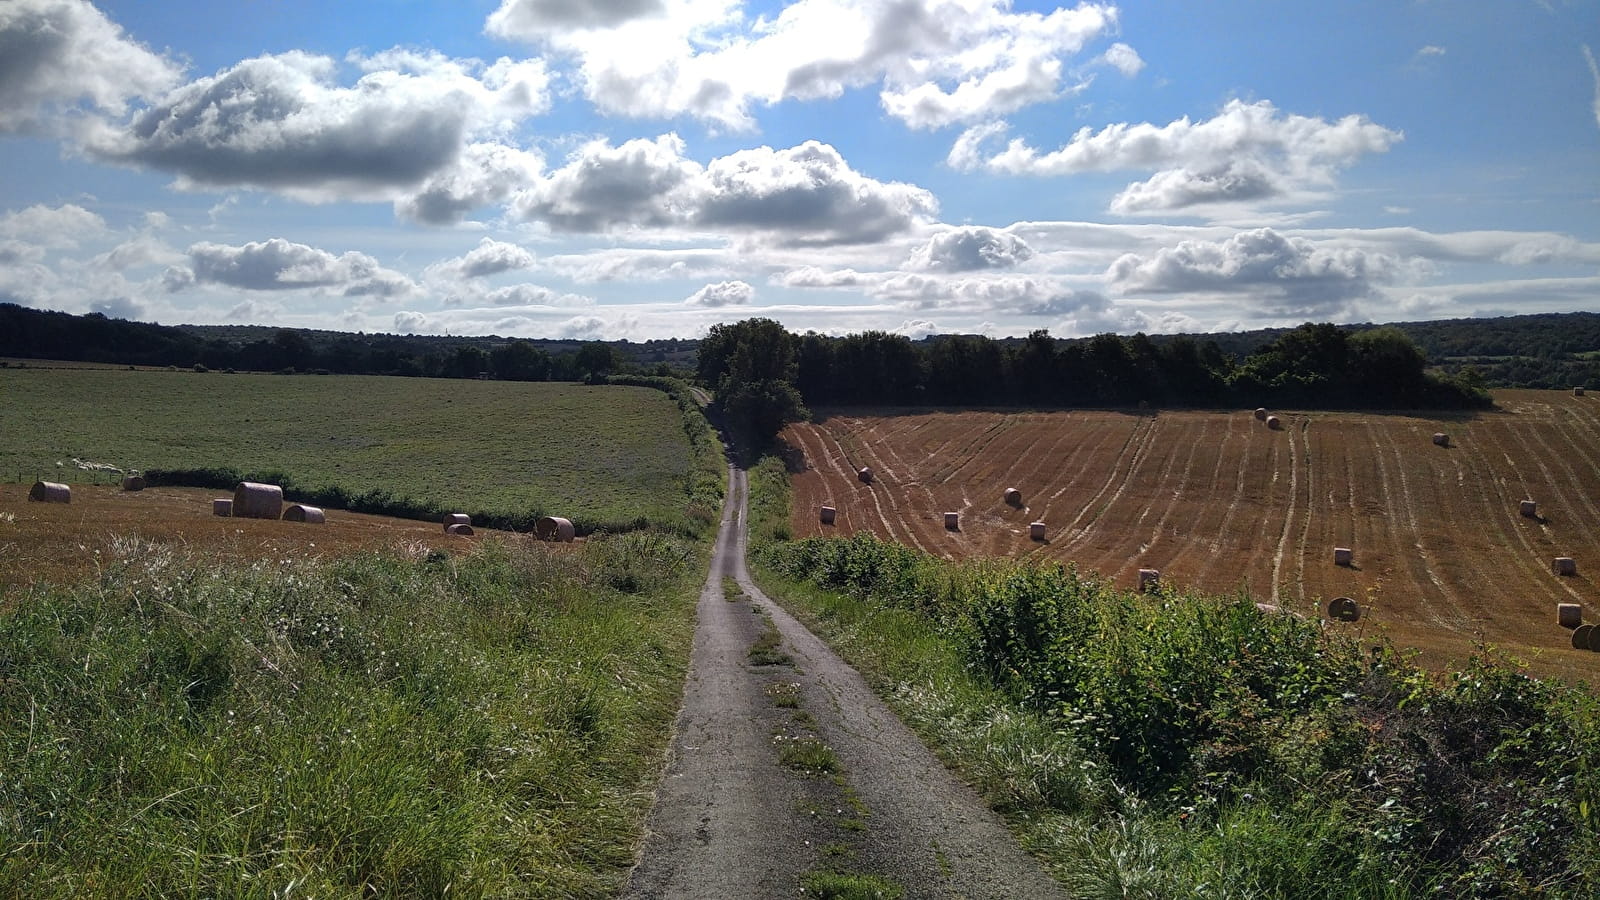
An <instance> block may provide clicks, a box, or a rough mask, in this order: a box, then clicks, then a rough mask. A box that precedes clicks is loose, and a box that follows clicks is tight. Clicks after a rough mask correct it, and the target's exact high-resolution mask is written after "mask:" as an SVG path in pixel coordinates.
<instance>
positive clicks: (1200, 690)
mask: <svg viewBox="0 0 1600 900" xmlns="http://www.w3.org/2000/svg"><path fill="white" fill-rule="evenodd" d="M783 480H784V479H783V472H782V469H781V466H777V465H776V464H772V463H764V464H763V466H762V467H760V468H758V470H757V471H756V473H755V477H754V478H753V479H752V485H753V486H752V491H753V493H757V494H761V493H766V494H767V495H768V497H767V502H766V505H765V506H763V507H762V508H764V509H769V510H771V509H777V508H779V507H781V506H782V505H783V504H781V503H776V502H773V500H772V498H773V497H774V496H781V492H782V491H783V490H784V485H783ZM753 528H754V531H755V533H756V534H757V535H758V536H760V535H769V536H770V535H773V534H777V533H780V528H779V527H777V526H775V525H774V523H773V522H771V521H766V522H763V521H759V520H757V521H754V522H753ZM757 557H758V560H759V561H760V562H761V567H760V568H761V571H762V575H763V578H764V579H766V580H767V581H769V582H770V583H772V586H774V587H780V584H779V581H778V580H779V579H782V580H783V581H782V584H781V587H780V592H781V593H782V595H783V596H785V597H786V598H787V599H789V600H791V601H793V603H794V604H795V605H796V606H798V607H800V608H801V609H802V610H804V611H806V614H807V615H808V616H809V618H810V619H811V621H812V622H813V623H814V624H815V625H816V626H817V627H818V628H819V629H820V630H822V631H823V632H824V633H826V634H828V635H829V636H830V638H831V639H832V640H834V641H835V642H836V643H837V644H838V645H839V646H840V647H841V649H842V650H843V651H844V652H845V653H846V655H847V656H849V657H851V658H852V661H854V662H856V664H857V665H859V666H861V667H862V668H864V669H865V670H866V671H867V672H868V673H869V677H872V678H873V679H874V680H875V682H876V683H877V684H878V685H879V686H880V688H881V689H883V690H884V692H885V693H886V694H887V695H888V696H889V698H890V700H891V702H893V703H894V704H895V705H896V708H897V709H899V710H900V711H901V713H902V715H904V716H905V717H906V718H907V720H908V721H909V722H910V723H911V724H912V725H913V727H915V728H917V729H918V730H919V731H920V732H921V733H923V734H924V736H925V737H926V738H927V739H928V740H929V741H930V743H932V744H934V745H935V746H937V747H939V748H940V750H941V752H942V753H944V754H945V755H946V758H947V760H948V761H950V762H952V764H954V765H956V766H957V767H958V768H961V769H962V770H963V771H964V772H965V773H966V774H967V775H968V777H969V779H970V780H971V781H972V782H973V783H974V784H976V785H977V786H978V787H979V788H980V789H981V790H983V791H984V793H985V794H986V795H987V796H988V797H989V798H990V800H991V802H993V803H994V804H995V805H996V807H997V808H999V809H1001V810H1002V811H1003V812H1005V813H1006V814H1007V815H1008V816H1009V817H1010V818H1011V820H1012V821H1013V823H1014V824H1015V825H1016V826H1017V828H1018V830H1019V832H1020V833H1021V835H1022V837H1023V840H1024V842H1025V843H1026V844H1027V845H1028V846H1029V847H1031V848H1032V849H1034V850H1035V851H1036V852H1038V853H1040V854H1041V855H1042V856H1043V857H1045V858H1046V859H1047V860H1049V861H1050V862H1051V864H1052V866H1053V868H1054V869H1055V871H1056V873H1057V874H1058V876H1060V877H1061V879H1062V880H1063V882H1064V883H1065V884H1066V885H1067V886H1068V887H1069V888H1070V889H1071V891H1072V893H1074V894H1075V895H1077V896H1093V897H1100V896H1107V897H1110V896H1115V897H1130V896H1132V897H1191V896H1194V897H1256V896H1260V897H1308V898H1309V897H1326V896H1344V897H1352V898H1354V897H1415V896H1439V895H1444V896H1473V897H1480V896H1526V895H1529V894H1535V893H1537V894H1541V895H1547V896H1570V897H1584V896H1592V893H1591V892H1592V890H1593V883H1592V881H1591V879H1592V873H1593V872H1594V871H1595V867H1596V865H1597V864H1600V829H1597V825H1600V820H1597V816H1600V770H1597V765H1600V764H1597V762H1596V761H1597V760H1600V709H1597V703H1596V698H1595V697H1594V695H1593V694H1592V693H1590V692H1588V691H1584V690H1578V689H1573V688H1569V687H1566V686H1563V685H1560V684H1557V683H1554V682H1543V681H1539V680H1535V679H1531V678H1528V677H1526V676H1524V675H1522V674H1521V673H1520V672H1519V671H1518V670H1517V668H1516V667H1515V666H1514V665H1513V664H1512V663H1510V662H1508V661H1505V660H1501V659H1498V658H1496V657H1495V656H1494V655H1493V654H1492V653H1490V652H1488V651H1485V653H1484V654H1483V656H1481V657H1480V658H1479V659H1477V660H1475V661H1474V662H1472V663H1471V664H1470V665H1469V666H1468V667H1467V668H1465V669H1464V670H1462V671H1459V672H1454V673H1449V674H1447V675H1443V676H1439V675H1435V674H1432V673H1428V672H1425V671H1423V670H1420V669H1418V668H1416V667H1415V666H1413V665H1411V664H1410V663H1409V662H1408V661H1407V660H1406V659H1405V658H1403V657H1402V656H1401V655H1400V654H1397V653H1396V652H1395V651H1393V650H1392V649H1391V648H1389V647H1386V646H1384V645H1382V644H1377V645H1374V644H1370V643H1368V644H1361V643H1358V642H1357V641H1355V640H1351V639H1345V638H1343V637H1340V636H1339V634H1338V633H1336V632H1333V631H1330V630H1327V629H1324V628H1323V627H1321V625H1320V624H1319V623H1317V622H1316V621H1313V620H1306V619H1301V618H1297V617H1296V616H1294V615H1291V614H1287V613H1276V614H1272V613H1263V612H1261V611H1260V610H1258V609H1257V608H1256V607H1255V605H1254V603H1253V602H1251V600H1250V598H1248V597H1207V596H1196V595H1189V594H1172V593H1162V594H1157V595H1153V596H1146V595H1137V594H1131V593H1126V592H1121V591H1117V590H1114V589H1112V588H1111V587H1110V586H1109V585H1107V584H1105V583H1104V582H1102V581H1100V580H1099V579H1097V578H1094V577H1092V576H1088V575H1085V574H1083V573H1079V572H1077V571H1075V570H1073V569H1072V568H1071V567H1060V566H1048V567H1033V566H1027V565H1021V564H1014V563H1010V562H985V563H969V564H953V563H948V562H945V561H942V560H938V559H934V558H932V557H928V556H926V555H923V554H920V553H917V552H914V551H911V550H908V549H906V548H904V547H901V546H899V545H894V544H888V543H884V542H881V541H878V540H876V539H874V538H871V537H867V536H856V537H853V538H849V539H834V540H821V539H814V540H807V541H800V542H788V541H781V540H772V539H767V540H765V541H762V542H761V543H760V544H759V546H758V550H757Z"/></svg>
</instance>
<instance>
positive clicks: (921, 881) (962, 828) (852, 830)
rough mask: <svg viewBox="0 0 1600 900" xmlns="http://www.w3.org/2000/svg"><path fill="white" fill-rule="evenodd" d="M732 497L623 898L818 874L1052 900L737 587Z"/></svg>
mask: <svg viewBox="0 0 1600 900" xmlns="http://www.w3.org/2000/svg"><path fill="white" fill-rule="evenodd" d="M747 493H748V491H747V485H746V482H745V473H744V471H743V470H740V469H731V470H730V476H729V490H728V499H727V502H726V503H725V505H724V507H723V514H722V525H721V530H720V532H719V534H718V538H717V546H716V550H715V555H714V556H713V558H712V564H711V574H710V577H709V578H707V580H706V585H705V588H704V590H702V591H701V594H700V600H699V625H698V630H697V632H696V635H695V646H694V656H693V662H692V664H691V669H690V672H689V679H688V683H687V685H686V687H685V690H684V699H683V709H682V711H681V712H680V713H679V717H678V726H677V734H676V736H675V737H674V741H673V746H672V749H671V755H670V758H669V759H668V762H667V766H666V770H665V772H664V774H663V777H662V780H661V786H660V788H659V789H658V791H657V796H656V803H655V807H654V809H653V811H652V812H651V816H650V820H649V823H648V826H647V834H646V840H645V845H644V849H643V852H642V855H641V858H640V861H639V863H638V865H637V866H636V867H635V868H634V870H633V872H632V873H631V874H630V876H629V879H628V883H627V885H626V887H625V888H624V890H623V896H625V897H640V898H644V897H648V898H657V897H661V898H766V897H797V896H803V894H802V886H803V885H804V884H805V883H806V881H807V880H808V879H817V878H821V877H824V876H825V874H828V875H832V876H833V877H856V878H857V879H859V881H858V882H857V883H858V884H873V883H879V884H893V885H898V886H899V887H900V888H902V889H903V890H904V892H905V894H904V895H905V896H906V897H915V898H921V897H973V898H1030V897H1059V896H1062V892H1061V890H1060V888H1059V887H1058V886H1057V885H1056V883H1055V882H1054V881H1053V880H1051V879H1050V878H1049V877H1048V876H1047V875H1046V874H1045V873H1044V871H1043V869H1042V868H1041V867H1040V866H1039V865H1038V864H1037V863H1036V862H1035V861H1034V860H1033V859H1032V858H1031V857H1029V856H1027V855H1026V854H1025V853H1024V852H1023V851H1022V850H1021V849H1020V848H1019V847H1018V846H1017V843H1016V841H1015V840H1014V839H1013V838H1012V836H1011V835H1010V833H1009V832H1007V831H1006V829H1005V827H1004V826H1003V825H1002V824H1001V822H1000V821H999V819H998V818H997V817H996V816H995V815H994V814H993V813H992V812H990V811H989V810H988V809H987V808H986V807H985V806H984V805H983V803H982V801H981V800H979V798H978V797H977V795H976V794H974V793H973V792H972V791H971V790H970V789H969V788H967V787H966V786H965V785H963V784H961V783H960V782H959V781H957V780H956V779H955V778H954V777H953V776H951V775H950V773H949V772H948V771H947V770H946V769H945V768H944V767H943V766H942V765H941V764H940V763H939V762H938V760H937V759H935V758H934V756H933V754H932V753H930V752H929V751H928V750H927V748H926V747H924V746H923V745H922V743H921V742H920V741H918V740H917V738H916V737H915V736H914V735H912V734H911V732H910V731H909V730H908V729H907V728H906V727H905V726H904V725H903V724H901V722H900V720H899V719H897V718H896V717H895V715H894V714H893V713H892V712H890V711H889V709H888V708H887V707H886V706H884V705H883V703H882V702H881V701H880V700H879V699H878V698H877V697H876V695H874V694H873V693H872V691H871V690H870V689H869V688H868V687H867V685H866V684H865V683H864V682H863V681H862V679H861V676H860V675H859V674H858V673H857V672H856V671H855V670H854V669H852V668H850V667H849V666H847V665H845V663H844V662H843V661H842V660H840V659H839V658H838V657H837V656H836V655H834V653H833V652H832V651H831V650H829V649H828V648H827V647H826V646H825V645H824V644H823V643H822V642H821V641H820V640H818V639H817V638H816V637H815V636H814V635H812V634H811V632H809V631H808V630H806V628H805V627H804V626H802V625H801V624H800V623H799V622H797V621H795V620H794V619H793V618H792V617H790V616H789V614H788V613H786V612H784V611H783V609H782V608H781V607H779V606H778V605H777V604H776V603H774V602H772V601H771V600H770V599H768V598H767V597H766V596H765V595H764V594H762V593H761V592H760V591H759V590H758V589H757V588H756V586H755V585H754V584H753V583H752V582H751V580H750V576H749V573H748V571H747V570H746V568H745V536H746V527H745V525H746V523H745V509H746V499H747ZM734 585H737V587H734ZM725 586H726V588H725ZM872 879H877V880H878V881H877V882H873V881H872Z"/></svg>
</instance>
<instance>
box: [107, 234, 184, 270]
mask: <svg viewBox="0 0 1600 900" xmlns="http://www.w3.org/2000/svg"><path fill="white" fill-rule="evenodd" d="M183 260H184V255H183V254H182V253H179V252H178V251H177V250H174V249H173V248H172V247H170V246H168V245H167V243H166V242H165V241H162V240H160V239H159V238H156V237H153V236H151V235H148V234H141V235H139V236H137V237H134V238H132V239H130V240H126V241H123V242H122V243H120V244H118V245H117V246H115V247H113V248H111V249H110V250H109V251H107V252H105V253H102V254H100V255H98V256H96V257H95V258H94V260H93V263H92V264H93V265H95V266H98V267H103V268H107V269H113V270H116V271H118V272H125V271H127V270H129V269H136V268H139V267H141V266H148V265H161V266H170V265H177V264H179V263H182V262H183Z"/></svg>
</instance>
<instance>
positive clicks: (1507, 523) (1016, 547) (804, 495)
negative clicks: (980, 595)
mask: <svg viewBox="0 0 1600 900" xmlns="http://www.w3.org/2000/svg"><path fill="white" fill-rule="evenodd" d="M1496 401H1497V404H1498V408H1497V409H1496V410H1494V411H1490V412H1485V413H1480V414H1476V415H1469V414H1462V415H1438V416H1429V415H1422V414H1418V415H1404V414H1382V413H1363V412H1355V413H1347V412H1294V411H1275V415H1277V416H1278V417H1279V418H1280V419H1281V421H1282V422H1283V427H1282V428H1281V429H1280V430H1271V429H1269V428H1267V427H1266V426H1265V425H1264V424H1263V423H1261V422H1259V421H1256V420H1255V418H1254V416H1253V415H1252V414H1251V412H1250V411H1248V410H1246V411H1237V412H1235V411H1195V410H1182V411H1166V410H1160V411H1137V412H1135V411H1126V412H1120V411H1112V410H1087V411H1086V410H1075V411H1071V412H998V411H966V412H943V411H931V412H930V411H916V412H904V411H882V412H874V413H871V414H868V413H864V412H862V411H861V410H841V411H834V412H828V411H826V410H823V411H819V415H818V417H817V418H818V420H817V421H816V422H814V423H806V424H800V425H794V426H790V428H788V429H787V430H786V431H785V432H784V439H785V440H786V441H787V442H788V443H789V445H790V447H791V448H792V450H793V452H792V453H791V458H790V463H791V468H792V469H793V470H794V478H793V484H794V497H795V502H794V509H793V521H792V529H793V532H794V534H795V535H796V536H797V537H809V536H813V535H824V534H827V535H847V534H851V533H854V532H857V531H870V532H872V533H874V534H877V535H879V536H881V537H884V538H887V539H890V540H894V541H899V542H900V543H903V544H906V545H907V546H910V547H915V548H918V549H921V550H925V551H927V552H930V553H933V554H936V555H939V556H943V557H946V558H951V559H970V558H980V557H1013V558H1019V559H1027V560H1035V561H1040V562H1047V561H1056V562H1063V563H1067V562H1070V563H1074V564H1076V565H1077V566H1078V567H1079V569H1080V570H1083V571H1086V572H1093V573H1097V574H1098V575H1099V576H1101V577H1104V578H1106V579H1108V580H1109V581H1111V582H1112V583H1113V584H1115V585H1117V586H1119V587H1124V588H1133V587H1135V586H1136V584H1137V579H1138V570H1139V569H1141V568H1152V569H1157V570H1160V572H1161V577H1162V581H1163V583H1164V584H1165V585H1167V586H1169V587H1174V588H1177V589H1195V590H1199V591H1203V592H1206V593H1213V594H1233V593H1236V592H1239V591H1243V592H1246V593H1248V594H1249V595H1251V596H1252V597H1254V598H1255V599H1257V600H1259V601H1263V602H1268V603H1271V604H1273V605H1278V606H1282V607H1285V608H1288V609H1290V610H1294V611H1296V612H1300V613H1302V614H1306V615H1324V614H1325V607H1326V604H1327V602H1328V601H1329V600H1332V599H1334V598H1336V597H1350V598H1353V599H1354V600H1356V601H1357V602H1358V603H1359V604H1360V605H1361V608H1362V611H1363V616H1362V618H1361V620H1360V621H1359V622H1356V623H1348V624H1347V623H1339V624H1331V623H1330V627H1338V628H1341V629H1346V630H1348V631H1349V632H1350V633H1352V634H1358V635H1360V636H1362V637H1378V636H1380V635H1381V636H1387V637H1388V638H1390V639H1391V640H1393V642H1394V643H1395V644H1396V645H1398V646H1401V647H1408V648H1415V649H1416V650H1418V651H1419V652H1420V654H1421V659H1422V661H1423V662H1424V663H1427V664H1429V665H1434V666H1439V667H1443V666H1450V665H1457V664H1459V663H1460V662H1461V661H1462V660H1463V659H1465V658H1466V657H1467V656H1469V655H1470V654H1472V653H1473V652H1474V651H1475V648H1476V647H1478V646H1479V645H1480V644H1488V645H1491V646H1494V647H1496V648H1498V649H1500V650H1503V651H1506V652H1507V653H1509V654H1511V655H1513V656H1514V657H1516V658H1518V659H1521V660H1523V661H1525V662H1526V663H1527V665H1528V669H1529V671H1530V672H1532V673H1535V674H1542V675H1555V676H1559V677H1563V678H1567V679H1572V680H1582V681H1590V682H1597V681H1600V656H1597V655H1595V654H1592V653H1587V652H1585V651H1578V650H1573V649H1572V648H1571V641H1570V635H1569V633H1568V632H1567V631H1566V630H1565V629H1562V628H1560V627H1559V626H1558V625H1557V624H1556V615H1555V607H1556V604H1557V603H1559V602H1568V603H1579V604H1581V605H1582V607H1583V609H1584V619H1585V621H1591V622H1592V621H1595V620H1596V619H1597V618H1600V587H1597V582H1596V580H1595V578H1596V573H1597V572H1600V557H1596V558H1592V559H1586V558H1584V557H1583V555H1582V554H1583V549H1584V548H1585V547H1587V546H1589V545H1591V544H1592V543H1593V535H1594V534H1597V533H1600V467H1597V466H1596V465H1595V460H1596V459H1600V398H1594V397H1573V396H1572V395H1571V394H1570V393H1569V392H1554V391H1502V392H1498V393H1497V394H1496ZM1441 431H1442V432H1446V433H1448V434H1449V435H1450V441H1449V446H1448V447H1439V446H1436V445H1434V444H1433V441H1432V436H1433V434H1434V433H1435V432H1441ZM862 466H869V467H871V468H872V470H873V472H874V477H873V479H872V481H871V482H870V483H866V482H863V481H861V480H860V479H859V478H858V477H857V474H856V473H857V470H858V469H859V468H861V467H862ZM1009 487H1015V488H1017V489H1018V490H1019V491H1020V492H1021V494H1022V502H1021V504H1018V505H1011V504H1007V503H1006V502H1005V501H1004V499H1003V495H1004V492H1005V489H1006V488H1009ZM1524 499H1533V500H1536V501H1538V506H1539V513H1540V515H1539V517H1537V518H1526V517H1523V516H1522V515H1521V514H1520V511H1519V508H1518V507H1519V503H1520V501H1522V500H1524ZM821 506H832V507H835V508H836V509H837V515H836V518H835V524H834V525H833V526H831V527H830V526H825V525H823V524H821V522H820V521H819V516H818V513H817V510H818V508H819V507H821ZM946 512H955V513H958V514H959V527H958V528H956V529H948V528H946V527H945V524H944V513H946ZM1035 521H1042V522H1044V523H1045V526H1046V535H1047V539H1046V540H1045V541H1042V542H1039V541H1033V540H1031V539H1030V538H1029V524H1030V523H1032V522H1035ZM1335 547H1348V548H1350V549H1351V550H1353V551H1354V564H1353V565H1351V566H1339V565H1335V563H1334V553H1333V551H1334V548H1335ZM1557 556H1575V557H1577V558H1578V574H1577V575H1576V576H1573V577H1558V576H1556V575H1554V574H1553V573H1552V571H1551V561H1552V559H1553V558H1554V557H1557Z"/></svg>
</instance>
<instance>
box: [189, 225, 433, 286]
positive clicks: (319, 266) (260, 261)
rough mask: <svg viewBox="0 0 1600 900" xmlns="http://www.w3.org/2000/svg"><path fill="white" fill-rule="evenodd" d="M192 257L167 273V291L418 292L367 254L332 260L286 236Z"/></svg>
mask: <svg viewBox="0 0 1600 900" xmlns="http://www.w3.org/2000/svg"><path fill="white" fill-rule="evenodd" d="M188 255H189V267H188V268H187V269H177V270H175V271H173V270H169V273H168V275H167V276H165V278H166V280H167V283H168V285H169V289H170V288H182V287H187V286H189V285H191V284H220V285H225V286H227V287H233V288H241V289H244V290H251V291H283V290H307V289H338V290H340V291H341V292H342V293H343V294H344V295H345V296H347V297H362V296H378V297H395V296H403V295H405V294H409V293H410V292H411V291H413V290H414V289H415V285H414V284H412V282H411V280H410V279H409V278H407V277H406V276H404V275H401V274H400V273H398V272H394V271H391V270H389V269H385V268H383V267H382V266H380V265H379V264H378V261H377V260H375V259H373V258H372V257H370V256H368V255H366V254H365V253H357V252H354V251H350V252H347V253H344V254H341V255H339V256H334V255H333V254H332V253H329V252H328V251H326V250H320V249H318V248H316V247H309V246H306V245H305V244H296V243H293V242H290V241H286V240H284V239H283V238H272V239H270V240H267V241H260V242H251V243H248V244H244V245H243V246H238V247H234V246H229V245H226V244H213V243H209V242H206V243H199V244H195V245H193V246H191V247H190V248H189V250H188ZM185 273H187V275H185Z"/></svg>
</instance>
